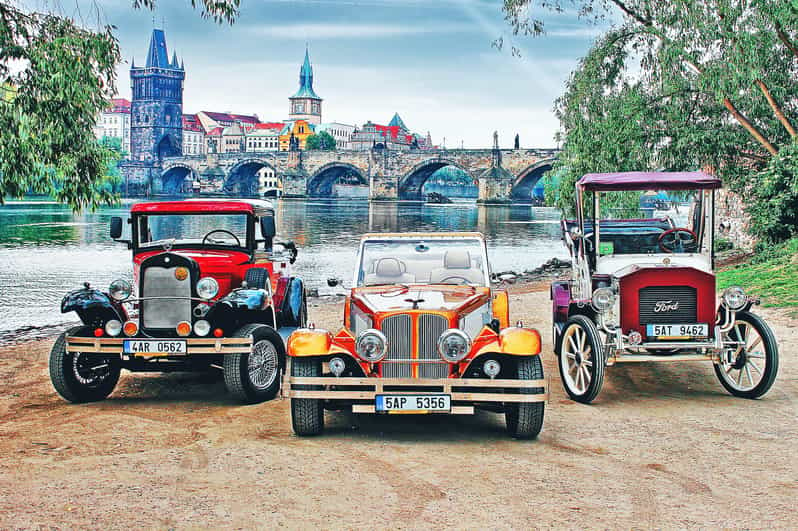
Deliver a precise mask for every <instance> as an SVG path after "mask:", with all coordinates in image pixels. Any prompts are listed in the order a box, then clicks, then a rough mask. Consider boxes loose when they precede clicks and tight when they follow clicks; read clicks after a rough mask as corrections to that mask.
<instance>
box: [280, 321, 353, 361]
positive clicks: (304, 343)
mask: <svg viewBox="0 0 798 531" xmlns="http://www.w3.org/2000/svg"><path fill="white" fill-rule="evenodd" d="M287 347H288V348H287V350H286V352H287V353H288V356H290V357H293V358H305V357H313V356H331V355H333V354H344V355H347V356H350V357H352V358H354V356H353V355H352V353H351V352H350V351H349V349H347V348H345V347H343V346H342V345H339V344H337V343H336V342H335V341H334V338H333V335H332V334H331V333H330V332H328V331H327V330H323V329H320V328H300V329H298V330H294V332H292V333H291V335H290V336H288V345H287Z"/></svg>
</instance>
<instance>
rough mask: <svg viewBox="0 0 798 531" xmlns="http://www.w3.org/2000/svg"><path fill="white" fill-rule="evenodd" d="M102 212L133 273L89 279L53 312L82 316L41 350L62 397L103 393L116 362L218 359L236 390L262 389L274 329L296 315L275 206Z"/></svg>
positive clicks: (136, 367) (187, 363) (270, 390)
mask: <svg viewBox="0 0 798 531" xmlns="http://www.w3.org/2000/svg"><path fill="white" fill-rule="evenodd" d="M128 224H129V225H130V231H129V239H124V240H123V239H121V238H122V234H123V225H124V223H123V220H122V218H119V217H114V218H112V219H111V238H113V239H114V240H116V241H119V242H122V243H126V244H127V245H128V248H130V249H131V250H132V252H133V279H134V282H133V284H134V285H135V289H134V287H133V285H131V283H129V282H128V281H126V280H124V279H118V280H114V281H113V282H111V283H110V285H109V286H108V288H107V289H105V290H102V289H97V288H94V287H92V286H91V285H90V284H89V283H88V282H86V283H85V284H84V287H83V288H81V289H78V290H75V291H72V292H70V293H69V294H67V295H66V296H65V297H64V299H63V301H62V302H61V312H62V313H66V312H72V311H74V312H75V313H77V315H78V317H79V318H80V320H81V322H82V324H81V325H80V326H77V327H74V328H71V329H69V330H67V331H66V332H64V333H63V334H62V335H61V336H60V337H59V338H58V340H57V341H56V342H55V345H54V346H53V348H52V351H51V353H50V378H51V380H52V383H53V386H54V387H55V389H56V391H58V393H59V394H60V395H61V396H62V397H63V398H65V399H66V400H69V401H70V402H89V401H95V400H102V399H104V398H105V397H107V396H108V395H109V394H110V393H111V392H112V391H113V389H114V387H115V386H116V383H117V381H118V379H119V375H120V371H121V369H127V370H130V371H156V372H166V371H209V370H217V369H221V370H222V371H223V373H224V381H225V384H226V385H227V388H228V390H229V391H230V392H231V393H232V394H233V395H234V396H235V397H236V398H238V399H240V400H242V401H245V402H258V401H261V400H267V399H270V398H273V397H274V396H275V395H276V394H277V392H278V391H279V388H280V371H281V369H282V368H283V367H284V366H285V345H284V341H283V337H282V336H281V334H283V335H284V336H285V337H287V336H288V334H290V332H291V331H293V330H295V329H296V328H298V327H301V326H304V325H305V323H306V303H305V293H304V286H303V283H302V280H301V279H299V278H297V277H294V276H292V275H291V268H290V265H291V264H292V263H293V262H294V260H295V259H296V253H297V251H296V247H295V246H294V245H293V244H292V243H286V244H276V243H274V241H273V240H274V236H275V219H274V209H273V207H272V205H271V203H269V202H267V201H257V200H201V201H200V200H187V201H172V202H153V203H139V204H135V205H133V207H132V208H131V210H130V219H129V220H128Z"/></svg>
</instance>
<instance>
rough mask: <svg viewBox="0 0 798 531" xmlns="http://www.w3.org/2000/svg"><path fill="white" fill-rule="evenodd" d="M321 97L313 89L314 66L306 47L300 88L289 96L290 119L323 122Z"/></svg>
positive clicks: (300, 76)
mask: <svg viewBox="0 0 798 531" xmlns="http://www.w3.org/2000/svg"><path fill="white" fill-rule="evenodd" d="M321 101H322V100H321V98H320V97H319V96H318V95H317V94H316V92H315V91H314V90H313V67H312V66H311V65H310V55H308V50H307V48H306V49H305V62H303V63H302V67H301V68H300V69H299V90H297V91H296V93H294V95H293V96H291V97H289V98H288V119H289V120H305V121H306V122H309V123H311V124H320V123H321Z"/></svg>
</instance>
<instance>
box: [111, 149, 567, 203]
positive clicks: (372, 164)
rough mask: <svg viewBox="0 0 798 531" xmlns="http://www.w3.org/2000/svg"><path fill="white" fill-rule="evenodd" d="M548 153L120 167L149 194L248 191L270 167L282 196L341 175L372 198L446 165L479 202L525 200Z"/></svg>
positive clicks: (318, 190) (319, 190) (225, 158)
mask: <svg viewBox="0 0 798 531" xmlns="http://www.w3.org/2000/svg"><path fill="white" fill-rule="evenodd" d="M556 155H557V150H553V149H517V150H497V149H475V150H469V149H466V150H430V151H421V150H419V151H388V150H370V151H293V152H292V151H288V152H282V151H281V152H264V153H228V154H209V155H202V156H182V157H169V158H164V159H163V160H162V161H160V163H156V164H146V163H136V162H123V163H122V164H120V167H121V168H122V171H123V174H124V175H125V176H126V178H128V179H131V181H133V182H138V183H139V184H140V185H143V186H144V188H143V189H145V190H147V191H148V192H150V193H152V194H169V193H191V192H192V190H193V191H196V190H197V189H198V188H199V185H200V184H201V183H207V182H216V183H217V184H219V183H220V184H221V185H220V186H219V188H220V190H222V191H225V192H227V193H229V194H231V195H253V194H254V193H257V190H258V188H257V179H258V178H257V173H258V172H259V171H260V170H261V169H263V168H271V169H272V170H273V172H274V175H275V176H276V177H277V178H278V179H280V180H281V182H282V186H283V194H284V196H285V197H328V196H329V195H330V190H331V188H332V185H333V184H334V183H335V182H336V181H337V180H338V179H339V178H340V177H341V176H344V175H346V176H347V178H348V179H349V180H350V181H351V180H352V179H357V180H358V181H359V182H360V183H362V184H363V185H366V184H367V185H368V186H369V198H370V199H372V200H421V199H423V194H422V187H423V186H424V183H425V182H426V181H427V179H429V178H430V176H431V175H432V174H433V173H435V172H436V171H437V170H439V169H441V168H443V167H445V166H454V167H456V168H459V169H460V170H462V171H464V172H465V173H466V174H467V175H469V176H470V178H471V179H472V180H473V182H474V184H475V185H477V187H478V189H479V197H478V201H479V202H483V203H493V202H499V203H500V202H509V201H511V200H528V199H529V198H530V197H531V191H532V188H534V186H535V184H536V183H537V181H538V180H539V179H540V178H541V177H542V176H543V174H544V173H545V172H546V171H547V170H549V169H551V164H552V162H553V161H554V158H555V157H556ZM195 183H197V184H195Z"/></svg>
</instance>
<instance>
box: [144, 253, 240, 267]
mask: <svg viewBox="0 0 798 531" xmlns="http://www.w3.org/2000/svg"><path fill="white" fill-rule="evenodd" d="M163 252H165V251H163V250H162V249H158V250H157V251H151V252H143V253H138V254H137V255H136V257H135V258H134V261H135V262H136V264H137V265H138V264H141V262H142V261H143V260H145V259H147V258H149V257H150V256H155V255H156V254H161V253H163ZM169 252H170V253H172V254H176V255H180V256H185V257H186V258H191V259H192V260H194V261H196V262H197V263H198V264H199V266H200V269H201V270H204V269H205V268H206V267H210V268H212V269H215V268H219V267H224V266H226V265H227V266H230V265H236V266H239V265H242V264H245V263H247V262H248V261H249V259H250V257H249V255H248V254H247V253H243V252H241V251H219V250H211V249H172V250H171V251H169Z"/></svg>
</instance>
